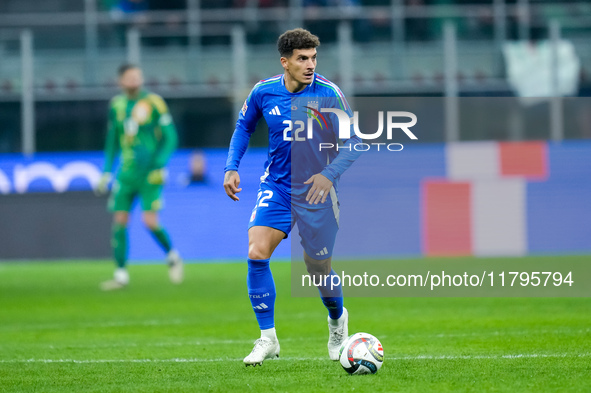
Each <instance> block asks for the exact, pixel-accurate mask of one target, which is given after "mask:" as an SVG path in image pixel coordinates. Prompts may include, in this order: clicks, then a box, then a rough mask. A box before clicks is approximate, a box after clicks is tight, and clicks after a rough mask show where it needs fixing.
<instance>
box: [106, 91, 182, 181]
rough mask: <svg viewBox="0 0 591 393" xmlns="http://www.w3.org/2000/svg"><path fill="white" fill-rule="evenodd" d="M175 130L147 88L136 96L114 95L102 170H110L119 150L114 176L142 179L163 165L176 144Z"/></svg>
mask: <svg viewBox="0 0 591 393" xmlns="http://www.w3.org/2000/svg"><path fill="white" fill-rule="evenodd" d="M177 141H178V138H177V133H176V129H175V127H174V124H173V122H172V118H171V116H170V113H169V112H168V107H167V106H166V103H165V102H164V100H163V99H162V98H161V97H160V96H158V95H156V94H152V93H149V92H147V91H141V92H140V94H139V95H138V97H137V98H136V99H131V98H129V97H127V96H126V95H123V94H121V95H117V96H115V97H114V98H113V99H112V100H111V105H110V110H109V128H108V131H107V141H106V146H105V168H104V172H112V171H113V162H114V160H115V156H116V155H117V154H118V153H119V151H121V160H120V167H119V173H118V176H117V177H118V179H119V180H122V181H134V180H138V181H139V180H143V179H144V178H145V176H147V174H148V173H149V172H150V171H152V170H155V169H161V168H163V167H164V166H166V164H167V162H168V160H169V159H170V156H171V155H172V153H173V152H174V150H175V148H176V146H177Z"/></svg>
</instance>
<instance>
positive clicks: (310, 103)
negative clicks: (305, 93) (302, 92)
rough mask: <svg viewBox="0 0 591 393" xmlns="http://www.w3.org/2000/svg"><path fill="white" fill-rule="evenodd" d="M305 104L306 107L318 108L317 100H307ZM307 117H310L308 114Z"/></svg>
mask: <svg viewBox="0 0 591 393" xmlns="http://www.w3.org/2000/svg"><path fill="white" fill-rule="evenodd" d="M306 106H307V107H308V109H316V110H318V101H308V105H306ZM308 117H310V114H308Z"/></svg>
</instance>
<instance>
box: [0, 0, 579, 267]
mask: <svg viewBox="0 0 591 393" xmlns="http://www.w3.org/2000/svg"><path fill="white" fill-rule="evenodd" d="M296 26H303V27H305V28H308V29H310V30H311V31H312V32H313V33H315V34H317V35H318V36H319V37H320V39H321V42H322V46H321V48H320V52H319V53H320V56H319V65H318V68H317V71H318V72H319V73H321V74H323V75H325V76H326V77H328V78H330V79H332V80H334V81H335V82H336V83H338V84H339V85H340V86H341V87H342V89H343V91H344V92H345V94H346V95H347V96H348V97H350V98H351V99H353V97H407V98H408V97H435V98H438V97H439V99H436V100H435V101H433V102H434V104H433V105H435V106H434V108H435V109H433V110H432V111H431V112H426V113H435V114H433V115H430V114H427V115H424V116H423V117H421V118H420V119H421V120H422V121H423V123H425V122H426V121H428V122H429V124H430V126H429V127H426V128H424V129H423V130H424V132H423V133H421V134H420V135H419V141H418V143H416V144H414V145H412V147H411V148H409V149H408V150H407V151H405V153H404V160H402V159H400V158H398V159H397V161H396V163H397V165H399V166H398V167H397V168H400V169H404V171H402V170H400V171H395V170H393V171H392V173H398V175H393V177H392V179H391V180H392V181H393V182H395V183H396V184H400V185H402V186H401V187H400V188H399V190H398V191H394V192H396V194H392V200H393V201H395V203H396V205H397V206H399V207H400V208H399V211H393V212H392V214H393V216H395V217H396V220H393V222H392V226H393V229H392V230H393V231H394V232H396V233H398V234H399V235H400V236H399V237H398V238H397V239H398V240H394V241H393V243H392V247H391V249H389V250H386V251H385V252H386V254H388V255H392V256H409V255H410V256H419V255H525V254H539V253H571V254H572V253H589V252H590V251H591V241H590V240H589V239H591V226H590V225H591V224H590V223H591V209H589V207H588V201H589V200H591V198H590V197H591V188H590V187H589V181H588V179H589V176H590V175H591V166H590V161H589V160H588V159H587V157H588V156H589V153H591V144H590V143H589V142H588V141H585V139H586V138H589V137H591V110H590V109H591V108H590V101H589V99H588V98H586V97H587V96H589V92H590V91H591V77H590V75H591V46H589V45H588V43H589V41H590V39H591V4H590V3H589V2H587V1H571V2H558V1H542V0H512V1H505V0H473V1H469V2H465V1H453V0H215V1H214V0H174V1H173V0H166V1H165V0H160V1H159V0H84V1H83V0H46V1H43V2H38V1H34V0H3V1H2V2H1V3H0V59H1V60H0V194H2V196H1V198H0V201H2V202H1V203H0V215H1V217H3V218H2V220H0V234H1V235H2V239H4V240H3V243H4V245H3V247H1V248H0V258H1V259H28V258H34V259H38V258H41V259H67V258H107V257H109V255H110V251H109V240H108V239H109V226H110V217H109V215H108V214H107V212H106V210H105V201H104V200H103V199H99V198H96V197H94V196H93V195H92V194H91V193H90V192H89V191H90V188H91V185H92V184H94V183H95V182H96V181H97V180H98V177H99V175H100V170H101V168H102V153H101V152H100V150H101V149H102V148H103V143H104V137H105V132H106V111H107V103H108V100H109V99H110V98H111V97H112V96H113V95H114V94H116V93H117V92H118V90H117V86H116V69H117V66H118V65H120V64H121V63H122V62H125V61H131V62H134V63H138V64H141V66H142V67H143V68H144V71H145V76H146V87H147V88H148V89H150V90H152V91H154V92H156V93H158V94H160V95H162V96H163V97H164V98H165V99H166V100H167V102H168V103H169V106H170V108H171V112H172V114H173V118H174V120H175V123H176V125H177V128H178V130H179V136H180V147H181V149H180V150H179V151H178V152H177V154H176V155H175V156H174V158H173V159H172V162H171V165H170V170H171V177H170V182H169V184H168V185H167V188H166V191H165V198H166V204H167V205H166V208H165V210H164V212H163V221H164V222H165V224H166V225H167V226H168V227H170V231H171V234H172V237H173V239H175V241H176V243H177V247H178V248H179V249H180V250H181V251H182V252H183V254H184V255H185V257H186V258H187V259H189V260H211V259H222V260H223V259H241V258H242V257H243V256H244V251H245V250H246V231H245V227H246V222H247V219H248V216H249V213H250V209H251V208H252V206H253V202H254V197H255V195H254V194H255V192H254V191H255V190H256V187H257V183H258V176H259V175H260V173H261V171H262V163H263V161H264V156H265V154H266V152H265V148H264V146H266V133H265V132H264V125H262V124H261V125H260V128H261V130H260V132H257V133H255V135H254V137H253V139H252V141H251V150H252V153H251V154H248V155H247V156H246V159H245V161H244V164H243V167H242V179H243V184H244V187H245V190H246V191H245V192H244V193H243V194H244V197H243V199H242V201H241V202H240V203H239V204H233V203H231V201H230V200H229V199H228V198H227V197H225V195H224V193H223V190H222V187H221V179H222V176H223V175H222V172H223V166H224V160H225V154H226V150H225V149H226V147H227V145H228V143H229V140H230V137H231V133H232V131H233V125H234V122H235V118H236V113H238V110H239V108H240V107H241V105H242V102H243V100H244V99H245V97H246V95H247V94H248V91H249V89H250V87H251V86H252V85H253V84H254V83H256V82H257V81H258V80H259V79H262V78H265V77H268V76H270V75H275V74H277V73H279V72H280V71H281V68H280V66H279V62H278V55H277V52H276V48H275V40H276V38H277V36H278V35H279V34H280V33H281V32H283V31H284V30H286V29H287V28H292V27H296ZM475 97H485V98H478V99H477V98H475ZM549 97H553V98H552V99H550V98H549ZM431 116H432V117H433V118H430V117H431ZM427 119H429V120H427ZM421 120H420V121H419V123H420V122H421ZM419 125H420V124H419ZM417 163H422V164H421V165H417ZM364 168H366V169H367V168H371V166H367V165H366V166H365V167H364ZM467 168H470V170H468V169H467ZM403 172H404V174H402V173H403ZM482 179H488V180H490V181H492V183H490V182H489V183H488V185H486V186H483V185H482V182H479V180H482ZM491 179H493V180H494V181H493V180H491ZM495 182H496V183H495ZM565 201H568V202H565ZM343 214H345V216H344V217H345V218H346V217H347V216H346V214H348V213H347V212H346V210H344V212H343ZM349 214H351V213H349ZM450 217H454V218H458V217H460V219H458V220H456V224H454V225H456V226H455V229H456V231H454V234H452V235H450V231H449V230H448V222H449V221H448V220H449V218H450ZM357 219H360V218H359V217H357V218H356V217H351V220H357ZM357 222H359V223H362V222H361V221H357ZM366 224H367V223H366ZM55 226H59V227H60V228H64V229H63V231H56V232H53V233H52V232H51V230H50V229H51V228H52V227H55ZM140 226H141V224H140V222H139V217H137V215H136V217H134V221H133V222H132V224H131V231H130V232H131V237H132V238H131V242H130V244H131V258H132V259H134V260H155V259H161V255H160V252H159V251H158V249H157V248H156V246H155V245H153V244H152V242H151V241H150V239H149V235H148V234H147V233H145V231H143V230H142V229H141V228H140ZM49 233H51V235H49ZM450 236H451V237H450ZM224 237H225V238H228V237H229V238H232V239H234V241H232V242H230V243H227V242H226V244H224V246H223V247H221V246H220V239H221V238H224ZM72 239H76V241H73V240H72ZM487 239H488V240H487ZM491 239H492V240H491ZM277 255H278V256H281V257H286V258H288V257H289V255H290V254H289V244H287V243H285V244H283V245H282V248H281V249H280V250H278V254H277Z"/></svg>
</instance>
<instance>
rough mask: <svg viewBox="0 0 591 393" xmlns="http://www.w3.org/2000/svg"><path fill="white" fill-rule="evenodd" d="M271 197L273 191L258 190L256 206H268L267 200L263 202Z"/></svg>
mask: <svg viewBox="0 0 591 393" xmlns="http://www.w3.org/2000/svg"><path fill="white" fill-rule="evenodd" d="M271 198H273V191H269V190H266V191H261V192H259V195H258V197H257V199H258V201H259V203H258V204H257V207H267V206H269V204H268V203H267V202H265V201H266V200H268V199H271Z"/></svg>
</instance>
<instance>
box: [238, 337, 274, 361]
mask: <svg viewBox="0 0 591 393" xmlns="http://www.w3.org/2000/svg"><path fill="white" fill-rule="evenodd" d="M278 357H279V341H278V340H271V339H270V338H267V337H261V338H259V339H258V340H256V341H255V342H254V348H253V349H252V352H251V353H250V355H248V356H247V357H245V358H244V360H243V361H244V365H245V366H246V367H248V366H253V367H256V365H257V364H258V365H259V366H262V365H263V361H265V360H267V359H275V358H278Z"/></svg>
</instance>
